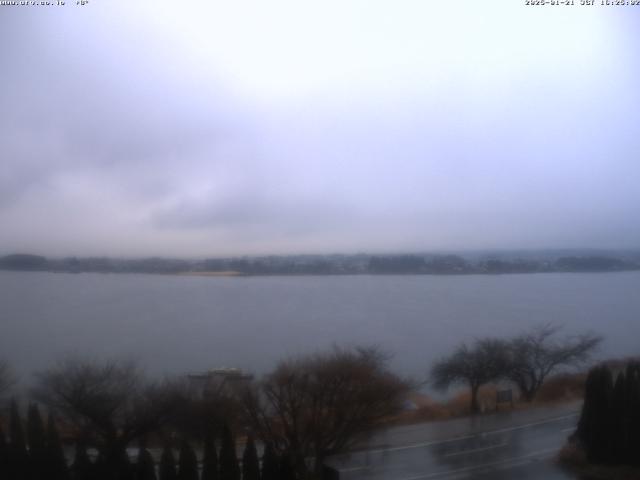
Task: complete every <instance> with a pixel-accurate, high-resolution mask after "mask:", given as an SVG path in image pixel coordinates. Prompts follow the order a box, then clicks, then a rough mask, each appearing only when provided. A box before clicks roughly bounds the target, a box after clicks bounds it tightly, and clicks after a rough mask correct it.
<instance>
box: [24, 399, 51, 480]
mask: <svg viewBox="0 0 640 480" xmlns="http://www.w3.org/2000/svg"><path fill="white" fill-rule="evenodd" d="M27 441H28V443H29V463H30V464H31V468H30V470H31V479H32V480H46V479H47V478H48V471H49V468H48V465H47V451H46V441H45V430H44V423H43V422H42V416H40V409H39V408H38V406H37V405H36V404H34V403H32V404H31V405H29V408H28V410H27Z"/></svg>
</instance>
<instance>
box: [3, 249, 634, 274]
mask: <svg viewBox="0 0 640 480" xmlns="http://www.w3.org/2000/svg"><path fill="white" fill-rule="evenodd" d="M0 269H2V270H15V271H49V272H68V273H81V272H96V273H157V274H194V275H216V274H217V275H359V274H426V275H428V274H431V275H447V274H458V275H461V274H501V273H544V272H616V271H629V270H640V250H638V251H600V250H595V251H593V250H553V251H532V252H528V251H519V252H501V253H500V252H499V253H474V254H466V255H459V254H437V255H436V254H402V255H368V254H354V255H341V254H335V255H284V256H277V255H271V256H255V257H229V258H208V259H200V260H184V259H170V258H159V257H151V258H138V259H118V258H108V257H86V258H78V257H67V258H47V257H43V256H40V255H33V254H25V253H18V254H10V255H6V256H3V257H0Z"/></svg>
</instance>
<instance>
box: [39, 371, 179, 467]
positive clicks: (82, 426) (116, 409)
mask: <svg viewBox="0 0 640 480" xmlns="http://www.w3.org/2000/svg"><path fill="white" fill-rule="evenodd" d="M34 396H35V397H36V398H37V399H39V400H40V401H42V402H43V403H45V404H47V405H48V406H49V407H51V408H52V409H54V410H55V411H57V412H58V413H59V414H60V415H62V416H63V418H64V419H65V420H66V421H68V422H69V423H70V424H71V425H73V426H75V428H76V430H77V434H78V436H80V437H82V439H83V441H90V442H92V443H93V444H94V445H95V446H96V448H97V449H98V450H99V452H100V454H101V456H102V458H103V459H104V460H105V462H106V463H107V464H109V463H110V462H111V463H115V464H117V463H118V462H119V461H120V460H121V459H122V453H123V452H124V449H125V448H126V447H127V445H128V444H129V443H130V442H131V441H132V440H134V439H137V438H140V437H142V436H144V435H146V434H147V433H149V432H152V431H154V430H156V429H158V428H160V427H161V426H162V425H163V424H164V423H165V422H166V421H167V420H168V419H169V418H170V417H171V415H172V414H173V412H174V409H175V406H176V395H175V392H174V391H173V389H172V388H171V386H170V385H169V384H153V383H150V382H148V381H146V380H145V379H144V377H143V375H142V374H141V372H140V370H139V369H138V367H137V366H136V365H135V364H134V363H131V362H116V361H114V362H104V363H97V362H93V361H91V360H86V359H79V358H67V359H65V360H63V361H62V362H60V363H59V364H58V365H57V366H55V367H53V368H51V369H50V370H47V371H45V372H42V373H40V374H38V379H37V385H36V387H35V389H34Z"/></svg>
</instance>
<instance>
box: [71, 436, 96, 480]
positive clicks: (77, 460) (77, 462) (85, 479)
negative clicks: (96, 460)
mask: <svg viewBox="0 0 640 480" xmlns="http://www.w3.org/2000/svg"><path fill="white" fill-rule="evenodd" d="M93 467H94V465H93V464H92V463H91V460H90V459H89V455H87V447H86V445H85V444H84V442H82V441H80V442H77V443H76V451H75V455H74V458H73V464H72V465H71V472H72V473H73V479H74V480H93V478H94V471H93Z"/></svg>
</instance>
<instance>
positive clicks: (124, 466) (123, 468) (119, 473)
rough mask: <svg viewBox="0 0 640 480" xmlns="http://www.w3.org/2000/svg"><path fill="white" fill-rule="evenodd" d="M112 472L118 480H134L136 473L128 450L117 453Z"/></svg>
mask: <svg viewBox="0 0 640 480" xmlns="http://www.w3.org/2000/svg"><path fill="white" fill-rule="evenodd" d="M111 471H112V472H113V473H112V474H111V475H112V477H113V478H117V479H118V480H134V475H135V471H134V468H133V466H132V465H131V460H130V459H129V454H128V453H127V449H126V448H124V447H123V448H122V449H121V450H120V451H119V452H117V453H116V455H115V457H114V461H113V465H112V470H111Z"/></svg>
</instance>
